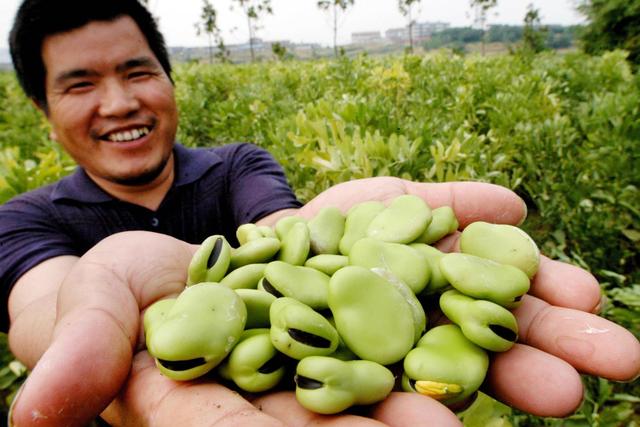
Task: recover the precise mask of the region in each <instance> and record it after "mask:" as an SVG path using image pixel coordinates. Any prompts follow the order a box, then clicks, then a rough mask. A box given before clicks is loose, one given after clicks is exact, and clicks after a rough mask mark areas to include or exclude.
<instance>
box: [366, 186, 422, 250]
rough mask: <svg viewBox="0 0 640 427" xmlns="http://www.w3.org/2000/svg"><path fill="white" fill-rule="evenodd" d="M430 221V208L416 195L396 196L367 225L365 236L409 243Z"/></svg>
mask: <svg viewBox="0 0 640 427" xmlns="http://www.w3.org/2000/svg"><path fill="white" fill-rule="evenodd" d="M430 222H431V208H429V206H428V205H427V204H426V203H425V201H424V200H422V199H421V198H420V197H418V196H413V195H409V194H405V195H402V196H398V197H396V198H395V199H394V200H393V201H392V202H391V204H390V205H389V206H388V207H387V208H386V209H385V210H383V211H382V212H380V213H379V214H378V215H377V216H376V217H375V218H374V219H373V220H372V221H371V223H370V224H369V227H367V236H368V237H373V238H374V239H378V240H382V241H384V242H393V243H411V242H413V241H414V240H416V239H417V238H418V237H419V236H420V235H421V234H422V233H423V232H424V230H425V229H426V228H427V226H428V225H429V223H430Z"/></svg>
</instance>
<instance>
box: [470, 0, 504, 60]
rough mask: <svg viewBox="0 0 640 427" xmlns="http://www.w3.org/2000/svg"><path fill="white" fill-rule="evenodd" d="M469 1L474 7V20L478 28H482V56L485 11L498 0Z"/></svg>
mask: <svg viewBox="0 0 640 427" xmlns="http://www.w3.org/2000/svg"><path fill="white" fill-rule="evenodd" d="M470 2H471V7H472V8H474V9H475V12H476V16H475V19H474V21H475V22H476V24H479V25H480V29H481V30H482V55H483V56H484V54H485V45H486V35H487V13H488V12H489V10H490V9H492V8H494V7H495V6H496V5H497V4H498V0H470Z"/></svg>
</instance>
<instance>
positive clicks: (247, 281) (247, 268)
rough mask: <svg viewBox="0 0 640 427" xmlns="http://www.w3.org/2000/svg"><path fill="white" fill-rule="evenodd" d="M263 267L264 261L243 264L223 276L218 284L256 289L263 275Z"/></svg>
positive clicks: (234, 287)
mask: <svg viewBox="0 0 640 427" xmlns="http://www.w3.org/2000/svg"><path fill="white" fill-rule="evenodd" d="M265 268H267V264H266V263H258V264H247V265H243V266H242V267H238V268H236V269H235V270H233V271H231V272H230V273H228V274H227V275H226V276H224V277H223V278H222V280H220V284H221V285H222V286H226V287H227V288H231V289H256V288H257V287H258V282H259V281H260V279H262V277H263V276H264V270H265Z"/></svg>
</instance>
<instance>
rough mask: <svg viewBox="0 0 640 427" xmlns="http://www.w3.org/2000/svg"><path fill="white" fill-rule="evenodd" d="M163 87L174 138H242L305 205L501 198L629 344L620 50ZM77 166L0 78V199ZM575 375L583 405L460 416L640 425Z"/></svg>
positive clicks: (634, 200)
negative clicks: (494, 187)
mask: <svg viewBox="0 0 640 427" xmlns="http://www.w3.org/2000/svg"><path fill="white" fill-rule="evenodd" d="M174 80H175V83H176V91H177V98H178V103H179V108H180V112H181V113H180V114H181V115H180V130H179V134H178V139H179V141H180V142H182V143H184V144H185V145H189V146H212V145H219V144H225V143H228V142H232V141H249V142H254V143H256V144H258V145H260V146H262V147H264V148H266V149H268V150H269V151H270V152H271V153H272V154H273V155H274V156H275V157H276V158H277V159H278V160H279V161H280V163H281V164H282V165H283V167H284V168H285V171H286V173H287V177H288V179H289V182H290V184H291V185H292V186H293V188H294V189H295V190H296V193H297V195H298V196H299V198H300V199H301V200H302V201H307V200H309V199H310V198H312V197H313V196H314V195H316V194H318V193H319V192H321V191H322V190H324V189H326V188H328V187H329V186H331V185H333V184H335V183H338V182H342V181H346V180H350V179H355V178H363V177H371V176H380V175H393V176H398V177H403V178H407V179H412V180H416V181H432V182H445V181H455V180H474V181H484V182H491V183H495V184H500V185H503V186H506V187H508V188H511V189H513V190H514V191H516V192H517V193H518V194H519V195H520V196H521V197H523V199H524V200H525V201H526V202H527V206H528V211H529V215H528V219H527V221H526V222H525V223H524V224H523V226H522V227H523V228H524V229H525V230H526V231H527V232H528V233H529V234H530V235H531V236H532V237H533V238H534V239H535V241H536V242H537V243H538V245H539V246H540V248H541V250H542V252H543V253H544V254H545V255H547V256H549V257H551V258H554V259H559V260H563V261H566V262H569V263H573V264H576V265H579V266H581V267H583V268H585V269H587V270H589V271H591V272H592V273H593V274H594V275H595V276H596V277H597V278H598V279H599V281H600V283H601V287H602V293H603V295H604V296H605V297H606V299H605V304H604V307H603V311H602V315H603V316H605V317H607V318H608V319H611V320H613V321H615V322H617V323H619V324H621V325H623V326H624V327H626V328H628V329H630V330H631V331H632V332H633V333H634V334H635V335H636V336H640V75H638V74H634V73H633V72H632V71H631V69H630V67H629V65H628V63H627V62H626V61H625V54H624V53H623V52H619V51H615V52H610V53H607V54H605V55H603V56H588V55H585V54H582V53H577V52H572V53H567V54H565V55H559V54H553V53H545V54H539V55H536V56H522V55H496V56H490V57H480V56H475V55H470V56H466V57H463V56H456V55H453V54H451V53H449V52H447V51H440V52H435V53H430V54H427V55H421V56H418V55H405V56H386V57H375V58H374V57H370V56H366V55H363V56H359V57H357V58H352V59H349V58H341V59H337V60H317V61H308V62H302V61H284V62H264V63H257V64H247V65H230V64H221V65H199V64H179V65H176V69H175V72H174ZM73 168H74V165H73V162H72V161H71V160H70V159H69V158H68V157H66V156H65V155H64V154H63V153H62V152H61V151H60V150H59V149H58V147H57V146H56V144H55V143H54V142H52V141H50V140H49V139H48V126H47V123H46V121H45V120H44V119H43V118H42V116H41V115H40V114H39V113H38V112H37V111H36V109H35V108H34V107H33V106H32V105H31V104H30V102H29V101H27V100H26V99H25V98H24V95H23V94H22V93H21V91H20V88H19V86H18V84H17V82H16V80H15V77H14V75H13V74H12V73H10V72H5V73H0V203H3V202H5V201H6V200H8V199H9V198H11V197H13V196H14V195H16V194H19V193H21V192H24V191H27V190H29V189H33V188H36V187H38V186H41V185H44V184H46V183H49V182H52V181H55V180H56V179H58V178H59V177H61V176H63V175H65V174H67V173H69V172H70V171H71V170H73ZM0 357H1V358H2V365H1V366H0V389H1V390H2V391H3V397H4V398H5V399H10V397H11V391H12V390H14V389H15V386H16V384H17V383H18V382H19V381H20V380H21V378H23V377H24V373H23V372H22V371H21V370H20V367H19V366H17V365H16V364H15V363H13V364H10V361H11V359H12V358H11V355H10V353H8V350H7V348H6V343H5V344H4V349H3V350H2V351H1V352H0ZM583 379H584V383H585V386H586V387H585V400H584V403H583V405H582V407H581V408H579V409H578V410H577V411H576V413H575V414H574V415H572V416H571V417H570V418H568V419H564V420H557V419H550V418H537V417H531V416H528V415H525V414H522V413H519V412H517V411H515V410H511V409H510V408H508V407H505V406H503V405H500V404H497V403H495V402H492V401H491V400H489V399H488V398H486V399H484V398H483V399H481V400H480V401H479V402H478V403H477V404H475V405H474V406H472V407H471V408H470V409H469V410H468V411H467V412H466V413H464V414H462V415H461V416H463V417H464V420H465V425H467V426H486V425H492V426H510V425H513V426H611V427H613V426H636V425H639V424H640V382H639V381H637V380H636V381H635V382H631V383H626V384H622V383H614V382H609V381H606V380H602V379H597V378H593V377H589V376H584V377H583Z"/></svg>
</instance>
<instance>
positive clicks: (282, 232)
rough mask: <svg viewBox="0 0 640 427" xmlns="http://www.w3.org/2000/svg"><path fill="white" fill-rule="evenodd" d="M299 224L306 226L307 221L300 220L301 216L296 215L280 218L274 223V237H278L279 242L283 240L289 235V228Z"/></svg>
mask: <svg viewBox="0 0 640 427" xmlns="http://www.w3.org/2000/svg"><path fill="white" fill-rule="evenodd" d="M299 222H302V223H305V224H306V223H307V220H306V219H304V218H302V217H301V216H296V215H291V216H285V217H282V218H280V219H279V220H278V222H276V226H275V231H276V236H277V237H278V239H280V240H282V239H284V237H285V236H286V235H287V233H289V231H290V230H291V227H293V226H294V224H297V223H299Z"/></svg>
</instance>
